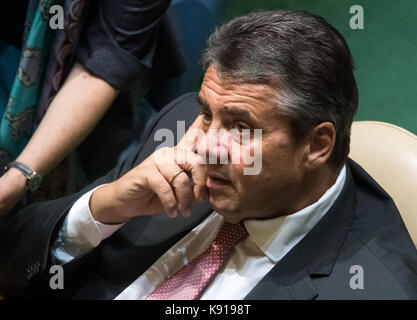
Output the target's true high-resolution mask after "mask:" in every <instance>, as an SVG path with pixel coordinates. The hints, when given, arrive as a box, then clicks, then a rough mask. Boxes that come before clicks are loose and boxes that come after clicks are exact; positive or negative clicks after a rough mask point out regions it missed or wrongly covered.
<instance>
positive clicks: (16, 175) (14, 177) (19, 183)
mask: <svg viewBox="0 0 417 320" xmlns="http://www.w3.org/2000/svg"><path fill="white" fill-rule="evenodd" d="M2 179H3V180H7V181H9V183H10V184H13V185H14V187H15V188H19V189H21V190H24V189H25V187H26V177H25V175H24V174H23V173H22V172H21V171H20V170H18V169H16V168H9V169H8V170H7V171H6V172H5V173H4V175H3V176H2Z"/></svg>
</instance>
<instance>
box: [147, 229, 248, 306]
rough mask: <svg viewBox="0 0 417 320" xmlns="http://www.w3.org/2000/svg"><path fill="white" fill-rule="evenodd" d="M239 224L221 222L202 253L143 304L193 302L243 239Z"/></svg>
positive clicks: (244, 231) (243, 233)
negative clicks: (177, 301)
mask: <svg viewBox="0 0 417 320" xmlns="http://www.w3.org/2000/svg"><path fill="white" fill-rule="evenodd" d="M247 234H248V233H247V231H246V229H245V227H244V226H243V224H241V223H240V224H231V223H227V222H225V223H224V224H223V226H222V227H221V229H220V231H219V233H218V235H217V237H216V239H214V241H213V242H212V243H211V245H210V246H209V247H208V249H207V250H206V251H204V252H203V253H201V254H200V255H199V256H197V257H196V258H194V259H193V260H191V261H190V262H189V263H188V264H186V265H185V266H184V267H182V268H181V269H180V270H178V271H177V272H176V273H175V274H174V275H173V276H172V277H171V278H169V279H168V280H167V281H165V282H163V283H162V284H160V285H159V287H157V288H156V289H155V290H154V291H153V292H152V293H151V294H150V295H149V296H147V297H146V300H194V299H197V298H198V297H199V295H200V294H201V293H202V292H203V290H204V289H205V288H206V287H207V284H208V283H209V282H210V280H211V279H213V277H214V276H215V275H216V274H217V271H219V270H220V269H221V267H222V266H223V265H224V263H225V262H226V259H227V257H228V255H229V252H230V251H231V249H232V248H233V247H234V246H235V245H236V244H238V243H239V242H240V241H242V240H243V239H244V238H245V237H246V236H247Z"/></svg>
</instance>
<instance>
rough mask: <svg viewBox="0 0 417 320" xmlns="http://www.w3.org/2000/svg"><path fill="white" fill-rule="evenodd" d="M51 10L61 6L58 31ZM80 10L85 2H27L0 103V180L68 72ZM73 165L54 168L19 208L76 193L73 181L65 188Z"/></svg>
mask: <svg viewBox="0 0 417 320" xmlns="http://www.w3.org/2000/svg"><path fill="white" fill-rule="evenodd" d="M53 5H61V6H62V5H64V7H63V8H64V29H55V30H54V29H51V28H50V26H49V21H50V18H51V17H52V14H50V13H49V9H50V7H51V6H53ZM86 9H87V1H86V0H31V1H30V2H29V7H28V9H27V15H26V21H25V32H24V35H23V42H22V43H23V45H22V54H21V57H20V61H19V67H18V70H17V74H16V77H15V79H14V81H13V83H12V85H11V88H10V90H9V92H10V93H9V97H8V98H6V99H7V100H8V101H7V106H6V109H5V110H3V112H1V113H0V117H1V118H0V121H1V122H0V175H1V174H2V173H3V172H2V168H3V167H4V166H5V164H7V163H8V162H9V161H12V160H14V159H15V158H16V157H17V156H18V155H19V154H20V152H21V151H22V150H23V149H24V147H25V146H26V144H27V143H28V141H29V139H30V138H31V136H32V134H33V132H34V130H35V129H36V127H37V125H38V124H39V123H40V121H41V120H42V118H43V116H44V115H45V113H46V111H47V109H48V107H49V104H50V103H51V101H52V99H53V98H54V96H55V95H56V93H57V92H58V90H59V88H60V87H61V85H62V83H63V82H64V80H65V77H66V76H67V74H68V72H69V71H70V69H71V67H72V65H73V61H74V57H75V52H76V47H77V44H78V40H79V38H80V35H81V31H82V26H83V20H82V18H83V17H84V13H85V10H86ZM3 100H4V99H3ZM0 103H1V101H0ZM73 162H74V161H73V159H70V160H68V159H65V160H64V161H63V162H62V163H60V164H59V165H58V166H57V167H56V168H55V169H54V170H53V171H52V172H51V173H50V174H49V175H48V176H46V177H45V179H44V181H43V183H42V185H41V187H40V189H38V190H37V191H36V192H35V193H32V194H30V195H27V196H26V199H24V200H23V201H22V205H23V206H24V205H27V204H28V203H30V202H33V201H45V200H51V199H56V198H59V197H62V196H63V195H64V194H66V193H68V192H73V191H75V190H78V189H79V188H78V184H80V183H79V182H78V181H77V182H75V183H72V185H71V186H68V183H66V182H67V180H68V176H69V175H70V171H73V167H74V165H71V163H73ZM72 173H74V172H72ZM69 180H71V181H72V180H73V179H69Z"/></svg>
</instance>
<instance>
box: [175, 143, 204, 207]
mask: <svg viewBox="0 0 417 320" xmlns="http://www.w3.org/2000/svg"><path fill="white" fill-rule="evenodd" d="M175 149H176V150H175V162H176V163H177V164H178V166H180V167H181V168H183V169H185V170H186V171H188V172H190V173H191V176H192V179H193V184H194V186H193V195H194V197H195V199H197V200H199V201H204V200H205V199H206V196H207V193H208V192H207V188H206V180H207V175H206V169H205V166H204V159H203V158H202V157H201V156H200V155H198V154H196V153H194V152H190V151H186V150H182V149H177V148H175ZM187 179H188V177H187Z"/></svg>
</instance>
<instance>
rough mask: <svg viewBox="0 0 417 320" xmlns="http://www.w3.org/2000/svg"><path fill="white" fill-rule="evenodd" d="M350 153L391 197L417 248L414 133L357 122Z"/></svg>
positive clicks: (381, 125) (416, 155) (415, 141)
mask: <svg viewBox="0 0 417 320" xmlns="http://www.w3.org/2000/svg"><path fill="white" fill-rule="evenodd" d="M350 148H351V150H350V154H349V157H351V158H352V159H353V160H355V161H356V162H357V163H359V164H360V165H361V166H362V167H363V168H364V169H365V170H366V171H367V172H368V173H369V174H370V175H371V176H372V177H373V178H374V179H375V180H376V181H377V182H378V183H379V184H380V185H381V186H382V188H384V190H385V191H386V192H387V193H388V194H389V195H390V196H391V197H392V198H393V199H394V202H395V204H396V205H397V208H398V210H399V211H400V214H401V216H402V219H403V221H404V223H405V225H406V227H407V229H408V232H409V233H410V235H411V238H412V239H413V241H414V244H415V245H416V247H417V136H415V135H413V134H412V133H411V132H409V131H407V130H405V129H402V128H400V127H397V126H395V125H392V124H389V123H385V122H377V121H358V122H354V123H353V125H352V136H351V144H350Z"/></svg>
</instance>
